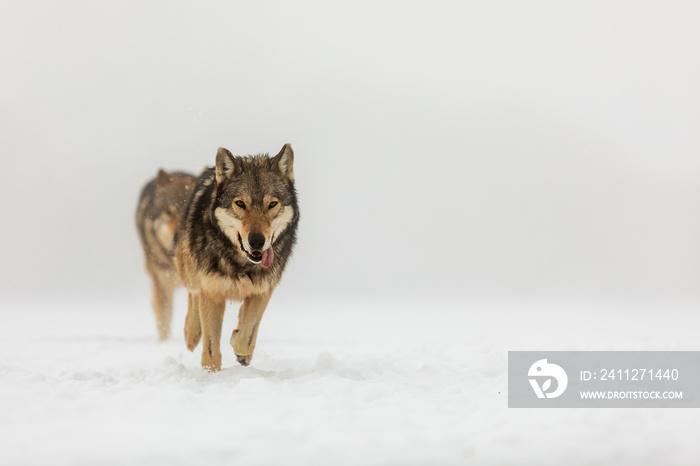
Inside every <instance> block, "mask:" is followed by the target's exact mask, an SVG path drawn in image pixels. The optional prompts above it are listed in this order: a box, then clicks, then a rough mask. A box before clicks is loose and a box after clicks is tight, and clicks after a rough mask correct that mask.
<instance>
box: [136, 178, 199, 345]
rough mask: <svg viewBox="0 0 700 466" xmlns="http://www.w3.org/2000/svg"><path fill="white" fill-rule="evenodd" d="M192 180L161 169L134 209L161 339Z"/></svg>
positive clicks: (168, 313) (174, 284) (175, 280)
mask: <svg viewBox="0 0 700 466" xmlns="http://www.w3.org/2000/svg"><path fill="white" fill-rule="evenodd" d="M195 181H196V177H194V176H192V175H190V174H187V173H181V172H173V173H167V172H165V171H164V170H162V169H161V170H159V171H158V175H157V176H156V177H155V178H154V179H152V180H151V181H149V182H148V183H147V184H146V186H144V187H143V189H142V190H141V195H140V196H139V201H138V207H137V209H136V229H137V231H138V235H139V239H140V240H141V246H142V247H143V254H144V258H145V262H146V273H147V274H148V275H149V277H150V278H151V289H152V294H153V312H154V313H155V316H156V326H157V329H158V337H159V339H160V340H165V339H166V338H168V336H169V335H170V322H171V320H172V308H173V293H174V291H175V289H176V288H177V287H178V286H179V285H181V282H180V277H179V275H178V274H177V270H176V269H175V234H176V232H177V228H178V226H179V224H180V219H181V218H182V213H183V211H184V208H185V207H186V206H187V201H188V200H189V198H190V196H191V194H192V192H193V188H194V185H195Z"/></svg>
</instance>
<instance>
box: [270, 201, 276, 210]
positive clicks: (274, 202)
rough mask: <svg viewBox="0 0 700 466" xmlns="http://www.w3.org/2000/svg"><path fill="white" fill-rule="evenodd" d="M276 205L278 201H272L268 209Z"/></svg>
mask: <svg viewBox="0 0 700 466" xmlns="http://www.w3.org/2000/svg"><path fill="white" fill-rule="evenodd" d="M276 205H277V201H272V202H270V205H269V206H268V209H274V208H275V206H276Z"/></svg>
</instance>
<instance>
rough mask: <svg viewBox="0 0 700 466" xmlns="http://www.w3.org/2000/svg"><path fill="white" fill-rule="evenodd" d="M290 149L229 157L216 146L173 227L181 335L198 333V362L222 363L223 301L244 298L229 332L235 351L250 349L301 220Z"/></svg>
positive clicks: (192, 337) (244, 354) (190, 343)
mask: <svg viewBox="0 0 700 466" xmlns="http://www.w3.org/2000/svg"><path fill="white" fill-rule="evenodd" d="M293 163H294V152H292V148H291V146H290V145H289V144H286V145H285V146H284V147H283V148H282V150H281V151H280V153H279V154H277V156H275V157H269V156H267V155H255V156H247V157H234V156H233V155H232V154H231V152H229V151H228V150H226V149H224V148H220V149H219V151H218V153H217V154H216V167H213V168H209V169H207V170H205V171H204V172H203V173H202V174H201V175H200V176H199V178H198V179H197V185H196V186H195V188H194V192H193V194H192V197H191V198H190V201H189V203H188V205H187V208H186V210H185V214H184V216H183V219H182V223H181V224H180V228H179V230H178V235H177V252H176V264H177V269H178V272H179V274H180V278H181V279H182V282H183V284H184V285H185V287H186V288H187V290H188V292H189V295H188V309H187V318H186V321H185V340H186V343H187V348H188V349H189V350H190V351H192V350H194V348H195V347H196V346H197V344H198V343H199V341H200V339H201V340H202V367H203V368H205V369H207V370H210V371H217V370H219V369H220V368H221V350H220V347H219V342H220V340H221V325H222V321H223V317H224V311H225V309H226V301H228V300H233V301H243V304H242V305H241V308H240V310H239V311H238V326H237V328H236V329H235V330H234V331H233V334H232V336H231V340H230V342H231V346H232V347H233V350H234V353H235V354H236V359H237V360H238V362H239V363H240V364H242V365H244V366H245V365H248V364H249V363H250V361H251V359H252V357H253V350H254V349H255V342H256V339H257V334H258V328H259V325H260V320H261V319H262V316H263V313H264V312H265V308H266V307H267V303H268V301H269V300H270V296H271V295H272V292H273V291H274V289H275V287H276V286H277V284H278V283H279V281H280V279H281V278H282V273H283V272H284V268H285V266H286V264H287V261H288V259H289V257H290V256H291V254H292V248H293V247H294V243H295V241H296V231H297V225H298V223H299V207H298V205H297V197H296V190H295V188H294V169H293Z"/></svg>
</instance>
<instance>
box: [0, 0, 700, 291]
mask: <svg viewBox="0 0 700 466" xmlns="http://www.w3.org/2000/svg"><path fill="white" fill-rule="evenodd" d="M698 18H700V6H698V4H697V3H694V2H676V3H673V2H663V3H661V2H658V3H640V2H537V3H528V2H479V3H475V2H454V3H452V2H396V3H391V2H345V3H340V2H306V3H304V2H266V3H264V4H261V3H259V2H216V3H211V2H109V3H106V2H47V3H42V2H11V1H4V2H2V4H1V5H0V44H2V45H1V46H0V69H1V70H2V72H0V102H1V104H0V118H1V120H0V160H1V163H2V166H1V167H0V212H2V221H1V225H2V226H0V244H1V245H2V247H1V248H0V254H1V257H2V261H1V263H2V267H1V268H0V290H1V293H2V294H3V295H4V296H19V297H50V296H57V295H66V296H74V295H102V294H107V295H114V296H117V295H123V296H127V295H141V294H143V295H145V294H146V293H147V292H148V284H147V280H146V277H145V274H144V272H143V266H142V256H141V251H140V250H139V243H138V240H137V236H136V233H135V228H134V225H133V223H134V222H133V217H134V209H135V206H136V200H137V196H138V193H139V190H140V188H141V186H142V185H143V184H144V183H145V182H146V181H147V180H148V179H149V178H150V177H152V176H153V175H154V174H155V173H156V170H157V169H158V168H159V167H163V168H166V169H181V170H187V171H191V172H199V171H200V170H201V169H202V168H203V167H204V166H206V165H211V164H213V162H214V157H215V153H216V149H217V148H218V147H219V146H224V147H227V148H228V149H230V150H231V151H233V152H234V153H235V154H248V153H257V152H271V153H276V152H277V151H278V150H279V149H280V148H281V146H282V144H284V143H285V142H291V143H292V145H293V147H294V150H295V154H296V158H295V175H296V180H297V189H298V191H299V198H300V203H301V209H302V222H301V227H300V231H299V243H298V248H297V250H296V252H295V256H294V259H293V260H292V262H291V264H290V266H289V269H288V273H287V275H286V276H285V278H284V281H283V287H282V288H283V289H284V290H285V291H284V293H286V294H288V295H290V296H291V295H295V296H296V297H298V298H300V299H306V298H308V297H310V296H333V297H336V298H338V299H343V298H345V297H358V296H365V295H366V296H369V295H377V294H382V295H395V294H402V295H412V294H416V295H423V296H437V295H440V296H445V295H451V294H454V295H458V296H469V297H473V296H481V295H487V296H494V295H495V296H515V297H517V296H522V295H537V296H550V295H556V296H559V297H561V296H565V297H566V296H575V297H579V296H594V297H595V296H603V297H609V296H616V297H623V298H626V297H632V298H640V297H641V298H645V297H654V298H663V299H666V298H668V299H688V298H698V297H700V287H698V283H699V282H700V247H699V246H698V242H699V239H700V181H699V180H700V130H699V128H700V90H699V89H700V88H699V86H698V83H699V82H700V54H699V53H698V50H699V47H700V28H698V27H697V26H698Z"/></svg>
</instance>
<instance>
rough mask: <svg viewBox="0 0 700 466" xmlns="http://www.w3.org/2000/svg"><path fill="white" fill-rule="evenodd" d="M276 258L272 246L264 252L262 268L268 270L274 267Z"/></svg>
mask: <svg viewBox="0 0 700 466" xmlns="http://www.w3.org/2000/svg"><path fill="white" fill-rule="evenodd" d="M274 258H275V253H274V252H272V246H270V247H269V248H267V249H265V250H264V251H263V252H262V266H263V267H265V268H268V267H269V266H271V265H272V259H274Z"/></svg>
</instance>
